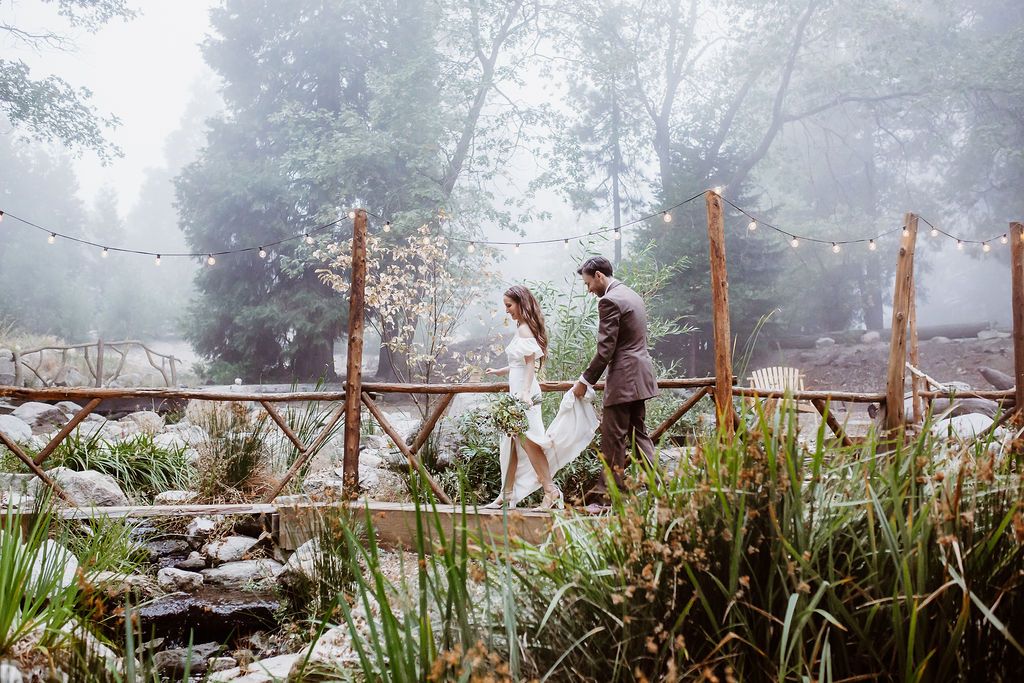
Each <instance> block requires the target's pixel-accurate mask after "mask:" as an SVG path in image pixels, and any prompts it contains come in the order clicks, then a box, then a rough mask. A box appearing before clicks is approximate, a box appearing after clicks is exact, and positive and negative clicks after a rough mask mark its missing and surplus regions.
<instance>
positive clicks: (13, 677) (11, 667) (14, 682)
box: [0, 662, 25, 683]
mask: <svg viewBox="0 0 1024 683" xmlns="http://www.w3.org/2000/svg"><path fill="white" fill-rule="evenodd" d="M23 680H25V679H24V678H23V677H22V675H21V669H19V668H18V667H17V665H16V664H15V663H14V662H0V683H21V682H22V681H23Z"/></svg>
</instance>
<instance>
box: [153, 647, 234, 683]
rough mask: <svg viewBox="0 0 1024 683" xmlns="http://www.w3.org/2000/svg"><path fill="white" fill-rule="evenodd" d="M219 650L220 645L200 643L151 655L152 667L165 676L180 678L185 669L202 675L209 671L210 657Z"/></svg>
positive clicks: (190, 672)
mask: <svg viewBox="0 0 1024 683" xmlns="http://www.w3.org/2000/svg"><path fill="white" fill-rule="evenodd" d="M220 649H221V645H220V643H201V644H199V645H193V646H192V647H191V648H185V647H176V648H173V649H170V650H164V651H162V652H157V653H156V654H155V655H153V665H154V666H155V667H156V670H157V671H159V672H160V673H161V674H164V675H165V676H173V677H175V678H178V677H180V676H181V675H182V674H184V673H185V670H186V668H187V669H188V671H189V675H191V674H202V673H206V672H207V671H208V670H209V661H210V657H212V656H213V655H215V654H217V652H218V651H219V650H220Z"/></svg>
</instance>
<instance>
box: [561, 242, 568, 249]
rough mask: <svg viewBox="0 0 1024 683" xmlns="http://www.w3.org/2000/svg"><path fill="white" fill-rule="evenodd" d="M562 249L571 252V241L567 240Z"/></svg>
mask: <svg viewBox="0 0 1024 683" xmlns="http://www.w3.org/2000/svg"><path fill="white" fill-rule="evenodd" d="M562 249H565V250H566V251H568V250H569V240H565V242H564V243H563V244H562Z"/></svg>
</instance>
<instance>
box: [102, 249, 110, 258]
mask: <svg viewBox="0 0 1024 683" xmlns="http://www.w3.org/2000/svg"><path fill="white" fill-rule="evenodd" d="M109 255H110V251H109V250H108V249H107V248H106V247H103V251H101V252H100V256H102V257H103V258H107V256H109Z"/></svg>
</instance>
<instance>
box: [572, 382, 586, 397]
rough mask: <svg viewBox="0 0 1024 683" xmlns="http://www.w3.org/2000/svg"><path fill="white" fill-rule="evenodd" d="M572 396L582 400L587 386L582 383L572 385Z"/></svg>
mask: <svg viewBox="0 0 1024 683" xmlns="http://www.w3.org/2000/svg"><path fill="white" fill-rule="evenodd" d="M572 395H573V396H575V397H576V398H583V397H584V396H586V395H587V385H586V384H584V383H583V382H576V384H574V385H572Z"/></svg>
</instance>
